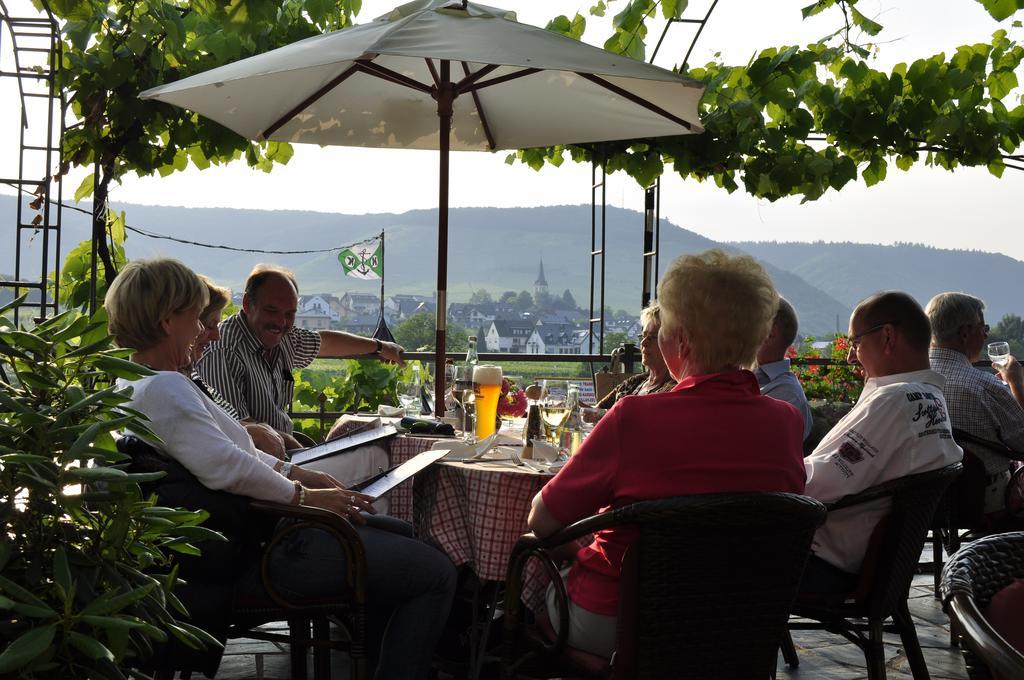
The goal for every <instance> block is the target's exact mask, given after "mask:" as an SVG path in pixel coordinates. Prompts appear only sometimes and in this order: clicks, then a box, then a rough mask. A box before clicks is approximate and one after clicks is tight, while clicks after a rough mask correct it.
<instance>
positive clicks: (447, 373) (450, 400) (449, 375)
mask: <svg viewBox="0 0 1024 680" xmlns="http://www.w3.org/2000/svg"><path fill="white" fill-rule="evenodd" d="M455 374H456V371H455V362H454V361H453V360H452V359H445V362H444V384H445V387H446V389H445V394H444V415H445V419H446V420H447V419H449V418H451V419H452V422H454V423H455V424H456V425H457V426H459V427H461V426H462V423H463V414H462V402H461V401H460V399H459V397H460V396H461V393H460V392H459V388H458V386H457V385H456V375H455Z"/></svg>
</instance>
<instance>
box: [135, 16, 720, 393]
mask: <svg viewBox="0 0 1024 680" xmlns="http://www.w3.org/2000/svg"><path fill="white" fill-rule="evenodd" d="M702 93H703V86H702V85H701V84H700V83H697V82H696V81H693V80H690V79H687V78H684V77H682V76H679V75H678V74H675V73H672V72H670V71H667V70H665V69H661V68H658V67H656V66H652V65H649V64H645V63H643V62H638V61H635V60H632V59H629V58H628V57H625V56H622V55H617V54H613V53H611V52H607V51H605V50H602V49H598V48H596V47H592V46H590V45H587V44H585V43H581V42H578V41H576V40H572V39H571V38H567V37H565V36H563V35H560V34H557V33H553V32H551V31H547V30H543V29H540V28H537V27H535V26H529V25H526V24H520V23H518V22H517V21H516V20H515V14H514V13H512V12H508V11H506V10H502V9H497V8H494V7H487V6H484V5H477V4H474V3H469V2H452V1H451V0H417V1H416V2H411V3H408V4H405V5H402V6H400V7H397V8H395V9H394V10H392V11H391V12H389V13H388V14H386V15H383V16H381V17H378V18H377V19H375V20H374V21H372V22H370V23H368V24H362V25H357V26H352V27H350V28H346V29H342V30H340V31H336V32H333V33H328V34H325V35H320V36H315V37H312V38H308V39H306V40H302V41H300V42H297V43H294V44H292V45H288V46H286V47H282V48H279V49H276V50H273V51H271V52H267V53H265V54H260V55H257V56H254V57H250V58H248V59H243V60H241V61H238V62H235V63H233V64H228V65H226V66H222V67H219V68H216V69H212V70H210V71H207V72H205V73H200V74H198V75H195V76H192V77H189V78H185V79H183V80H180V81H177V82H174V83H169V84H166V85H161V86H159V87H155V88H152V89H149V90H146V91H145V92H143V93H142V95H141V96H142V98H143V99H156V100H159V101H162V102H167V103H169V104H174V105H176V106H180V107H182V108H186V109H190V110H193V111H196V112H198V113H200V114H202V115H204V116H206V117H208V118H211V119H213V120H215V121H217V122H218V123H221V124H222V125H224V126H226V127H228V128H230V129H232V130H234V131H235V132H237V133H239V134H241V135H243V136H245V137H247V138H250V139H257V140H263V139H270V140H277V141H286V142H300V143H301V142H308V143H314V144H321V145H327V144H330V145H341V146H369V147H387V148H401V149H438V150H439V151H440V152H441V154H440V159H439V161H440V182H439V192H438V277H437V280H438V283H437V329H438V331H437V365H438V366H443V365H444V328H445V318H446V309H447V305H446V299H445V298H446V296H445V293H446V289H447V253H448V152H449V150H450V149H454V150H456V151H493V150H496V149H518V148H527V147H538V146H551V145H555V144H578V143H586V142H602V141H609V140H615V139H636V138H644V137H659V136H666V135H681V134H690V133H697V132H702V131H703V129H702V128H701V127H700V125H699V122H698V116H697V103H698V101H699V100H700V97H701V94H702ZM437 373H438V375H437V377H436V378H437V379H436V386H437V390H438V392H437V398H436V403H437V404H439V405H442V404H443V403H444V400H443V398H442V396H441V395H442V394H443V389H444V376H443V374H442V372H441V371H437Z"/></svg>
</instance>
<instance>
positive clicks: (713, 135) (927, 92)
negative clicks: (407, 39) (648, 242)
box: [508, 0, 1024, 201]
mask: <svg viewBox="0 0 1024 680" xmlns="http://www.w3.org/2000/svg"><path fill="white" fill-rule="evenodd" d="M966 1H968V0H965V2H966ZM977 1H978V2H981V4H983V5H984V6H985V8H986V9H987V10H988V11H989V13H990V14H992V16H993V17H994V18H995V19H997V20H1003V19H1006V18H1008V17H1009V16H1011V15H1012V14H1013V13H1014V12H1015V11H1016V10H1017V9H1020V7H1021V5H1022V3H1021V2H1020V0H977ZM613 4H614V5H616V6H617V7H621V8H622V9H621V11H620V12H619V13H618V14H616V15H615V17H614V19H613V21H612V26H613V34H612V35H611V37H609V38H608V39H607V40H606V41H605V43H604V47H605V49H609V50H612V51H615V52H619V53H621V54H626V55H628V56H630V57H633V58H634V59H639V60H643V59H644V58H645V57H646V55H647V49H646V43H645V38H646V37H647V34H648V30H649V28H651V27H654V26H655V24H663V23H664V22H665V21H668V20H675V19H679V18H681V17H682V15H683V13H684V11H685V10H686V7H687V4H688V3H686V2H662V1H660V0H623V1H622V2H617V1H616V0H600V1H599V2H597V3H596V4H595V5H594V6H593V7H591V9H590V13H591V14H596V15H600V16H603V15H604V13H605V10H606V9H607V8H609V7H610V6H611V5H613ZM823 12H830V13H832V14H833V16H834V17H835V20H836V26H837V30H836V31H835V32H833V33H831V34H829V35H827V36H825V37H824V38H822V39H821V40H819V41H818V42H816V43H814V44H812V45H807V46H805V47H800V46H796V45H791V46H786V45H783V46H778V47H770V46H765V47H764V49H762V50H761V51H760V52H759V53H758V54H757V55H756V56H755V57H754V58H753V59H752V60H751V61H750V62H749V63H747V64H743V65H727V64H725V63H722V62H721V61H720V60H719V61H714V62H711V63H708V64H705V65H703V66H695V65H693V64H681V65H678V66H677V68H678V70H679V71H680V72H682V73H684V74H686V75H688V76H690V77H692V78H694V79H696V80H699V81H701V82H702V83H704V84H705V85H706V90H705V92H704V96H703V98H702V99H701V102H700V106H699V110H700V118H701V124H702V125H703V126H704V128H705V129H706V132H705V133H704V134H700V135H685V136H681V137H661V138H656V139H649V140H643V142H642V143H637V142H636V141H635V140H634V141H626V142H620V143H615V142H613V143H610V144H604V145H602V151H603V153H604V154H605V157H606V158H607V161H606V167H607V169H608V170H609V171H613V172H614V171H617V170H624V171H626V172H627V173H628V174H629V175H630V176H632V177H634V178H635V179H636V180H637V182H639V183H640V184H641V185H643V186H649V185H650V184H651V183H652V182H653V181H654V180H655V179H657V177H658V176H659V175H661V174H662V172H663V171H664V170H665V166H666V165H669V166H671V168H672V169H673V170H674V171H675V172H676V173H678V174H679V175H680V176H681V177H683V178H692V179H695V180H697V181H701V182H703V181H705V180H712V181H714V182H715V184H716V185H718V186H719V187H722V188H724V189H725V190H727V191H729V192H730V193H731V192H733V191H735V190H736V189H738V188H740V183H742V186H743V189H744V190H745V191H747V192H748V193H750V194H752V195H754V196H757V197H760V198H766V199H768V200H770V201H774V200H777V199H779V198H782V197H784V196H801V197H803V199H804V200H815V199H817V198H820V197H821V196H822V195H823V194H824V193H825V192H826V191H827V190H828V189H836V190H838V189H841V188H842V187H843V186H845V185H846V184H847V183H849V182H851V181H854V180H856V179H857V178H858V176H859V177H861V178H862V179H863V180H864V183H865V184H867V185H868V186H871V185H873V184H876V183H877V182H880V181H881V180H883V179H885V177H886V173H887V171H888V169H889V166H890V165H892V164H895V166H896V167H897V168H899V169H900V170H908V169H910V167H912V166H913V165H915V164H916V163H919V162H923V163H924V164H925V165H934V166H938V167H942V168H946V169H948V170H953V169H954V168H956V167H958V166H961V165H965V166H983V167H987V168H988V169H989V171H990V172H991V173H992V174H993V175H995V176H997V177H999V176H1001V175H1002V173H1003V171H1004V170H1005V169H1006V168H1015V169H1024V163H1021V161H1024V155H1022V154H1020V153H1019V149H1020V145H1021V139H1022V136H1024V104H1021V103H1020V94H1021V91H1020V88H1019V84H1018V81H1017V76H1016V74H1015V71H1016V70H1017V68H1018V66H1019V65H1020V62H1021V59H1022V57H1024V48H1022V47H1021V46H1020V45H1018V44H1017V43H1016V42H1014V41H1012V40H1010V39H1009V38H1008V37H1007V32H1006V31H1005V30H997V31H996V32H995V33H993V35H992V39H991V41H990V42H987V43H978V44H973V45H964V46H962V47H959V48H957V49H956V50H955V52H954V53H953V54H952V56H951V57H949V58H948V59H947V58H946V56H945V55H944V54H937V55H921V56H920V58H918V59H916V60H914V61H913V62H912V63H910V65H909V66H908V65H907V64H898V65H896V66H895V67H894V68H893V69H892V70H891V71H889V72H884V71H880V70H876V69H874V68H872V65H871V60H872V52H873V51H874V50H882V49H884V42H885V41H884V40H882V39H881V38H877V37H878V36H879V34H880V33H881V31H882V29H883V27H882V26H881V25H880V24H878V23H877V22H875V21H873V20H872V19H869V18H868V17H867V16H865V15H864V14H863V13H861V11H860V10H859V9H858V3H857V0H818V2H814V3H813V4H810V5H808V6H807V7H805V8H804V9H803V17H804V18H806V17H809V16H813V15H816V14H820V13H823ZM794 20H796V17H794ZM548 28H549V29H551V30H555V31H558V32H561V33H563V34H565V35H569V36H570V37H573V38H576V39H579V38H580V37H581V36H582V35H583V33H584V32H585V30H586V18H585V17H583V16H581V15H580V14H577V15H576V16H575V17H573V18H572V19H570V18H568V17H566V16H559V17H556V18H555V19H553V20H552V21H551V22H550V23H549V24H548ZM660 29H661V26H660V25H659V26H657V30H658V33H657V35H660ZM859 36H865V37H866V38H867V39H868V40H874V39H877V40H878V42H875V43H864V44H860V43H858V42H857V38H858V37H859ZM679 58H680V59H681V58H683V56H682V55H680V57H679ZM1010 106H1013V108H1009V107H1010ZM566 152H568V153H569V156H570V157H571V158H572V160H574V161H588V162H589V161H590V160H591V153H592V151H591V150H590V149H587V148H583V147H578V146H566V147H561V146H558V147H552V148H549V149H526V150H522V151H519V152H517V154H514V155H512V156H509V159H508V160H509V162H512V161H513V159H514V158H515V157H518V158H519V159H520V160H522V161H524V162H526V163H528V164H529V165H530V166H531V167H533V168H540V167H541V166H543V165H544V163H545V162H547V163H552V164H554V165H559V164H561V163H562V162H563V160H564V158H565V154H566Z"/></svg>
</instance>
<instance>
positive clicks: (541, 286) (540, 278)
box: [533, 258, 548, 299]
mask: <svg viewBox="0 0 1024 680" xmlns="http://www.w3.org/2000/svg"><path fill="white" fill-rule="evenodd" d="M541 294H543V295H547V294H548V281H547V279H545V278H544V258H541V260H540V271H539V272H538V273H537V280H536V281H534V282H533V297H534V299H536V298H537V296H538V295H541Z"/></svg>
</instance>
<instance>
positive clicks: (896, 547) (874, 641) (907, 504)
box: [782, 463, 962, 680]
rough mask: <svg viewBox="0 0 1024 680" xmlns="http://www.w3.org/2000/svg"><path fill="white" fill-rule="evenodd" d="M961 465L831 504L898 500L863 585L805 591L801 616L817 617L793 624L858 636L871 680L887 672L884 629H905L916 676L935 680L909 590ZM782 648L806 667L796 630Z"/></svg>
mask: <svg viewBox="0 0 1024 680" xmlns="http://www.w3.org/2000/svg"><path fill="white" fill-rule="evenodd" d="M961 469H962V465H961V464H960V463H954V464H953V465H948V466H946V467H944V468H940V469H938V470H932V471H929V472H922V473H919V474H916V475H908V476H906V477H901V478H899V479H894V480H891V481H888V482H885V483H884V484H880V485H878V486H875V487H872V488H870V489H867V490H865V491H862V492H861V493H859V494H855V495H852V496H846V497H843V498H841V499H839V500H838V501H836V502H834V503H831V504H829V506H828V509H829V512H832V511H834V510H839V509H842V508H849V507H853V506H856V505H860V504H862V503H867V502H869V501H875V500H878V499H881V498H890V499H891V501H892V510H891V511H890V512H889V514H888V515H887V516H886V517H885V518H884V519H883V520H882V522H880V523H879V525H878V527H877V528H876V529H875V533H874V535H873V536H872V537H871V544H870V545H869V547H868V553H867V555H866V556H865V558H864V564H863V566H862V568H861V573H860V579H859V582H858V584H857V588H856V589H855V590H854V591H853V592H852V593H843V594H839V595H836V596H835V597H829V598H809V597H804V596H798V597H797V600H796V603H795V604H794V605H793V614H794V615H795V616H797V617H800V618H803V619H812V620H813V621H810V622H806V621H793V622H790V624H789V629H790V630H827V631H829V632H833V633H838V634H839V635H842V636H843V637H845V638H846V639H848V640H850V641H851V642H853V643H854V644H856V645H857V646H858V647H860V648H861V650H863V652H864V657H865V660H866V662H867V671H868V678H869V679H870V680H883V679H884V678H885V650H884V648H883V643H882V632H883V631H886V632H895V633H899V635H900V637H901V639H902V641H903V648H904V651H905V652H906V655H907V659H908V660H909V662H910V668H911V671H912V672H913V675H914V679H915V680H927V678H928V667H927V666H926V665H925V661H924V655H923V654H922V653H921V645H920V643H919V642H918V639H917V631H916V630H915V628H914V622H913V620H912V619H911V617H910V611H909V609H908V607H907V596H908V594H909V592H910V583H911V581H912V579H913V578H914V572H915V569H916V567H917V561H918V558H919V557H920V555H921V551H922V549H923V548H924V541H925V537H926V535H927V533H928V528H929V527H930V526H931V524H932V518H933V517H934V516H935V509H936V507H937V506H938V504H939V500H940V499H941V498H942V494H943V493H944V492H945V490H946V488H947V487H948V486H949V485H950V483H952V481H953V480H954V479H955V478H956V476H957V475H959V474H960V471H961ZM890 618H891V619H892V620H893V624H891V625H887V624H886V623H885V622H886V620H887V619H890ZM865 633H867V635H865ZM782 651H783V656H784V657H785V659H786V662H787V663H788V664H789V665H790V667H793V668H795V667H796V666H797V665H799V659H798V658H797V656H796V650H795V647H794V646H793V640H792V638H791V637H790V636H788V635H787V636H786V638H785V640H784V643H783V650H782Z"/></svg>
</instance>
